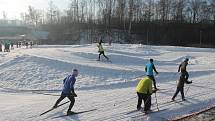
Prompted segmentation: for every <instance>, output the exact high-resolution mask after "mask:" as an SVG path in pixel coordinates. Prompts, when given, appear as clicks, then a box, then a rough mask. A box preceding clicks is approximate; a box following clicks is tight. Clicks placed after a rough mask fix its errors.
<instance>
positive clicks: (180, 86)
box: [172, 70, 192, 101]
mask: <svg viewBox="0 0 215 121" xmlns="http://www.w3.org/2000/svg"><path fill="white" fill-rule="evenodd" d="M184 83H186V84H191V83H192V81H188V76H187V72H186V71H184V70H183V71H182V72H181V76H180V79H179V81H178V85H177V89H176V92H175V94H174V96H173V97H172V101H174V100H175V97H176V96H177V95H178V93H179V92H181V97H182V100H183V101H184V100H185V98H184Z"/></svg>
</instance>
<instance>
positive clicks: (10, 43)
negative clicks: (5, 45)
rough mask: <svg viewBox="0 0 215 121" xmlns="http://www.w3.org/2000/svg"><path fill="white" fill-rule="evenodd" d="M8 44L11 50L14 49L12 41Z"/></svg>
mask: <svg viewBox="0 0 215 121" xmlns="http://www.w3.org/2000/svg"><path fill="white" fill-rule="evenodd" d="M10 45H11V50H13V49H14V47H13V42H11V43H10Z"/></svg>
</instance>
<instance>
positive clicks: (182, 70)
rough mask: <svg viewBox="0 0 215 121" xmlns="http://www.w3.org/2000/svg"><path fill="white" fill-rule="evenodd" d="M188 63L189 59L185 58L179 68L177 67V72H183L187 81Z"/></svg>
mask: <svg viewBox="0 0 215 121" xmlns="http://www.w3.org/2000/svg"><path fill="white" fill-rule="evenodd" d="M188 61H189V59H188V58H186V59H185V60H184V62H182V63H181V64H180V65H179V67H178V72H180V71H181V72H183V73H184V74H185V75H186V78H187V79H188V78H189V74H188V72H187V65H188Z"/></svg>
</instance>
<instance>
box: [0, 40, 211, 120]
mask: <svg viewBox="0 0 215 121" xmlns="http://www.w3.org/2000/svg"><path fill="white" fill-rule="evenodd" d="M105 50H106V55H107V56H108V57H110V58H111V60H112V63H109V62H106V61H105V59H104V58H102V61H101V62H99V61H96V60H97V57H98V53H97V47H96V44H86V45H67V46H66V45H65V46H63V45H41V46H38V47H36V48H33V49H24V48H19V49H16V48H15V50H12V51H11V52H10V53H0V68H1V69H0V80H1V82H0V100H1V103H0V112H1V114H0V120H2V121H41V120H48V121H49V120H53V121H59V120H62V121H67V120H68V121H70V120H86V121H89V120H93V121H104V120H111V121H112V120H114V121H116V120H117V121H118V120H122V121H124V120H131V121H141V120H156V121H157V120H158V121H159V120H161V121H162V120H166V119H171V118H174V117H176V116H181V115H184V114H188V113H192V112H195V111H198V110H200V109H202V108H206V107H207V106H210V105H212V104H214V103H215V88H214V86H213V85H214V84H215V82H214V80H213V79H214V78H215V54H214V52H215V49H202V48H191V47H169V46H144V45H129V44H124V45H120V44H113V45H112V46H105ZM186 57H188V58H190V62H189V65H188V67H187V68H188V71H189V74H190V80H193V84H191V85H186V86H185V93H186V94H185V95H186V96H185V97H186V99H187V101H184V102H182V101H180V100H181V95H180V94H179V95H178V96H177V99H176V100H177V101H176V102H170V100H171V97H172V96H173V94H174V92H175V89H176V81H177V80H178V78H179V74H178V73H177V69H178V64H179V63H181V62H182V61H183V60H184V59H185V58H186ZM149 58H154V60H155V62H154V63H155V66H156V68H157V70H158V71H159V72H160V73H159V75H157V76H156V77H155V78H156V80H157V84H158V86H159V88H161V89H164V90H160V91H159V92H157V98H158V105H159V109H160V111H158V112H154V113H151V114H148V115H144V114H143V113H141V112H132V111H134V110H135V109H136V103H137V96H136V93H135V86H136V84H137V83H138V81H139V79H141V77H143V76H144V74H145V72H144V67H145V64H146V63H147V62H148V60H149ZM73 68H78V69H79V71H80V75H79V77H78V78H77V82H76V85H75V88H76V92H77V94H78V97H77V98H76V103H75V105H74V108H73V110H74V111H86V110H91V109H97V110H95V111H92V112H86V113H82V114H78V115H73V116H68V117H61V118H56V119H53V117H56V116H60V115H63V114H64V113H65V112H66V110H67V108H68V104H67V105H64V106H62V107H59V108H57V109H55V110H53V111H51V112H49V113H47V114H45V115H43V116H39V114H40V113H42V112H43V111H46V110H48V109H49V108H50V107H52V106H53V104H54V103H55V101H56V100H57V98H58V96H59V95H60V92H61V88H62V80H63V79H64V77H65V76H66V75H68V74H69V73H70V72H71V71H72V69H73ZM141 75H142V76H141ZM65 101H67V100H65ZM152 110H153V111H157V107H156V103H155V95H152ZM129 112H132V113H129Z"/></svg>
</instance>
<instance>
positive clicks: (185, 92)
mask: <svg viewBox="0 0 215 121" xmlns="http://www.w3.org/2000/svg"><path fill="white" fill-rule="evenodd" d="M189 89H190V85H189V87H188V88H187V90H186V92H185V95H187V92H188V90H189Z"/></svg>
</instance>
